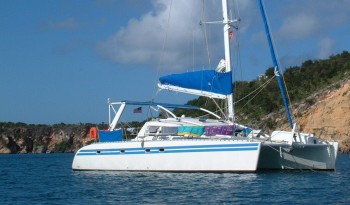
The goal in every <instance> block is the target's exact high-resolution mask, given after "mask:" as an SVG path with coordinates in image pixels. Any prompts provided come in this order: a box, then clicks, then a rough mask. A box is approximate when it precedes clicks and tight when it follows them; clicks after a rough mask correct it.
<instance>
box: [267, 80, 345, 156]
mask: <svg viewBox="0 0 350 205" xmlns="http://www.w3.org/2000/svg"><path fill="white" fill-rule="evenodd" d="M292 108H293V109H292V111H293V115H294V121H295V122H297V123H298V124H299V126H300V130H301V131H302V132H304V133H313V134H314V135H316V136H317V137H319V138H321V139H324V140H335V141H338V142H339V151H341V152H345V153H349V152H350V78H347V79H345V80H343V81H341V82H338V83H335V84H333V85H331V86H328V87H327V88H325V89H323V90H321V91H320V92H317V93H315V94H313V95H312V96H310V97H308V98H307V99H305V100H304V101H303V102H301V103H297V104H295V105H293V106H292ZM262 121H263V122H267V123H269V124H274V125H275V126H274V127H277V128H276V129H284V130H285V129H289V128H288V127H289V125H288V123H287V122H286V117H285V112H284V110H281V111H280V112H278V113H271V114H270V115H269V116H267V117H266V118H265V119H263V120H262ZM267 123H265V124H263V127H265V129H266V130H268V129H269V128H268V127H269V126H268V125H267Z"/></svg>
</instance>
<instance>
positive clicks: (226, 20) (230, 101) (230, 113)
mask: <svg viewBox="0 0 350 205" xmlns="http://www.w3.org/2000/svg"><path fill="white" fill-rule="evenodd" d="M227 8H228V4H227V0H222V13H223V21H222V23H223V24H224V45H225V61H226V72H230V71H231V50H230V35H229V32H230V27H231V26H230V23H231V22H232V21H231V20H230V19H229V15H228V9H227ZM231 83H232V82H231ZM227 109H228V119H229V120H230V121H232V122H234V108H233V93H231V94H229V95H227Z"/></svg>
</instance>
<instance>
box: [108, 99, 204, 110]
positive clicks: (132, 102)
mask: <svg viewBox="0 0 350 205" xmlns="http://www.w3.org/2000/svg"><path fill="white" fill-rule="evenodd" d="M110 104H125V105H139V106H157V105H160V106H162V107H166V108H182V109H192V110H200V109H202V108H200V107H198V106H193V105H181V104H170V103H158V102H153V101H145V102H137V101H127V100H124V101H119V102H111V103H110Z"/></svg>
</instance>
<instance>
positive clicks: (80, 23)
mask: <svg viewBox="0 0 350 205" xmlns="http://www.w3.org/2000/svg"><path fill="white" fill-rule="evenodd" d="M205 2H206V5H205V6H204V7H203V5H202V1H201V0H196V1H187V0H176V1H173V2H172V3H171V1H170V0H152V1H149V0H147V1H146V0H144V1H141V0H128V1H126V0H125V1H121V0H86V1H80V0H62V1H57V0H27V1H23V0H2V1H0V15H1V18H0V27H1V30H0V45H1V46H0V71H1V79H0V96H1V97H0V121H2V122H9V121H10V122H25V123H35V124H36V123H45V124H53V123H61V122H64V123H79V122H83V123H84V122H93V123H100V122H107V121H108V118H107V117H108V109H107V108H108V107H107V99H108V98H111V99H112V100H134V101H149V100H151V99H153V98H154V99H155V100H156V101H162V102H170V103H185V102H187V101H188V100H189V99H193V98H195V97H194V96H188V95H182V94H176V93H175V94H174V93H169V92H167V91H163V92H160V93H157V92H156V91H157V89H156V83H157V79H158V77H159V76H161V75H164V74H170V73H180V72H183V71H187V70H193V69H194V70H198V69H204V68H215V67H216V65H217V63H218V62H219V60H220V58H222V56H223V55H224V54H223V40H222V28H221V25H207V26H206V27H205V28H206V32H207V37H208V44H207V45H206V43H205V42H206V41H205V38H204V31H205V28H204V26H200V25H199V22H200V21H201V20H203V16H205V20H206V21H217V20H221V19H222V14H221V5H220V4H219V5H214V4H213V3H214V2H218V1H214V0H212V1H210V0H207V1H205ZM229 2H230V4H231V5H233V4H235V2H234V1H229ZM236 2H237V5H238V10H237V9H233V7H232V10H231V13H232V14H233V15H236V16H239V17H240V18H241V23H240V27H239V31H235V35H234V38H235V41H234V42H232V43H233V44H234V46H233V48H234V49H233V55H232V57H233V61H234V63H233V66H234V69H235V72H234V79H236V80H252V79H255V78H257V77H258V76H259V75H260V74H262V73H264V71H265V70H266V69H267V68H268V67H270V66H272V62H271V60H270V59H271V58H270V55H269V50H268V46H267V42H266V39H265V33H264V30H263V23H262V20H261V15H260V12H259V8H258V3H257V0H237V1H236ZM265 7H266V10H267V13H268V17H269V20H270V26H271V29H272V33H273V36H274V41H275V44H276V48H277V52H278V55H279V58H280V61H281V65H282V67H289V66H294V65H300V64H301V63H302V62H303V61H304V60H306V59H324V58H327V57H328V56H329V55H332V54H337V53H340V52H342V51H343V50H350V41H349V40H348V36H349V33H350V24H349V22H350V13H349V11H350V1H346V0H337V1H332V0H321V1H314V0H285V1H279V0H268V1H265ZM170 10H171V13H170V18H168V17H169V11H170ZM203 11H204V12H203ZM165 36H166V40H164V39H165ZM238 40H239V41H238ZM237 42H239V44H237ZM207 46H208V48H209V51H210V52H209V54H208V53H207ZM208 56H210V57H208ZM130 114H132V113H130Z"/></svg>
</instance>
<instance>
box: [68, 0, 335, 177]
mask: <svg viewBox="0 0 350 205" xmlns="http://www.w3.org/2000/svg"><path fill="white" fill-rule="evenodd" d="M258 1H259V5H260V9H261V13H262V16H263V20H264V23H265V29H266V34H267V38H268V42H269V45H270V51H271V54H272V59H273V63H274V66H275V74H276V78H277V80H278V81H279V85H280V89H281V92H282V96H284V87H283V84H282V80H281V79H280V74H279V73H280V72H279V70H280V68H279V66H278V63H277V59H276V57H275V54H274V47H273V44H272V41H271V37H270V33H269V27H268V24H267V20H266V15H265V10H264V5H263V3H262V0H258ZM222 9H223V21H222V24H223V27H224V28H223V31H224V45H225V60H223V61H222V62H221V65H223V66H219V67H218V68H217V69H215V70H201V71H194V72H187V73H183V74H173V75H169V76H164V77H161V78H160V79H159V83H158V87H159V88H160V89H165V90H171V91H176V92H184V93H190V94H194V95H200V96H205V97H209V98H214V99H224V100H225V101H226V113H225V115H224V117H222V116H219V115H217V114H216V113H214V112H211V111H209V110H206V109H203V108H200V107H196V106H190V105H174V104H167V103H156V102H131V101H120V102H109V108H110V116H111V113H114V118H113V120H111V119H110V125H109V129H108V130H107V131H98V130H96V129H95V128H94V129H92V130H90V137H96V138H98V139H99V140H98V141H99V142H95V143H93V144H90V145H87V146H85V147H83V148H81V149H80V150H79V151H77V153H76V154H75V157H74V160H73V164H72V168H73V170H118V171H166V172H254V171H256V170H258V169H316V170H334V169H335V163H336V158H337V150H338V143H337V142H328V141H322V140H320V139H318V138H316V137H315V136H313V135H311V134H304V133H300V132H299V130H298V127H297V125H296V124H293V123H292V119H291V117H290V116H291V115H290V114H289V105H288V102H287V100H284V103H285V106H286V110H287V113H288V119H289V123H290V125H291V129H292V130H291V131H274V132H273V133H272V134H271V136H268V135H266V134H261V132H259V130H252V129H250V128H248V127H246V126H244V125H240V124H238V123H236V122H235V118H234V106H233V87H232V71H231V60H230V56H231V54H230V43H229V41H230V28H231V26H232V24H233V23H234V22H237V21H238V20H231V19H230V18H229V15H228V5H227V0H222ZM115 106H119V109H118V110H116V109H115ZM126 106H134V107H135V106H136V107H139V106H147V107H149V108H150V109H152V110H157V111H158V112H159V113H163V115H165V116H166V117H165V118H160V117H159V118H156V119H152V120H149V121H147V122H146V123H145V124H144V125H143V127H142V128H141V129H140V131H139V132H138V133H137V135H136V137H135V138H134V139H132V140H123V139H122V138H123V137H122V136H123V129H121V128H117V126H118V123H119V122H120V118H121V115H122V114H123V111H124V110H125V108H126ZM175 108H177V109H195V110H200V111H202V112H205V113H206V115H205V117H197V118H194V117H186V116H177V115H176V114H175V112H174V111H172V109H175ZM159 116H160V115H159ZM210 116H211V117H210Z"/></svg>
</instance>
